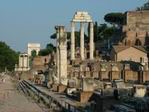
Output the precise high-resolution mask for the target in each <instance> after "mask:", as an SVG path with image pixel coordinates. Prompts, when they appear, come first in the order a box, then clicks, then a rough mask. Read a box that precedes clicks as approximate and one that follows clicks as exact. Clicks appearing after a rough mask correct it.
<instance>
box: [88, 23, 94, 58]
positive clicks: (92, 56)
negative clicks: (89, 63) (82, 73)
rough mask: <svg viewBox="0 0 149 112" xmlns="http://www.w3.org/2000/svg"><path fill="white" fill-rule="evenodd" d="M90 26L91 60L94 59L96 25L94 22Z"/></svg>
mask: <svg viewBox="0 0 149 112" xmlns="http://www.w3.org/2000/svg"><path fill="white" fill-rule="evenodd" d="M89 24H90V59H91V60H93V59H94V24H93V22H91V23H89Z"/></svg>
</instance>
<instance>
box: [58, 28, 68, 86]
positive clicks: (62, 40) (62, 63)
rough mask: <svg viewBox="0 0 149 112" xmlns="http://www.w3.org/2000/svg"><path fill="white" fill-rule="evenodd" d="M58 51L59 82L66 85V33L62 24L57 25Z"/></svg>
mask: <svg viewBox="0 0 149 112" xmlns="http://www.w3.org/2000/svg"><path fill="white" fill-rule="evenodd" d="M59 51H60V54H59V70H60V71H59V74H60V84H63V85H66V86H67V33H66V32H65V28H64V26H59Z"/></svg>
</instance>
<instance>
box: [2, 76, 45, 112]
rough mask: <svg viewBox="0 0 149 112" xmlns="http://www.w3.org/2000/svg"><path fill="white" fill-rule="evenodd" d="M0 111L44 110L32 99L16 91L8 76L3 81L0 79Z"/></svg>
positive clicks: (36, 111) (38, 111)
mask: <svg viewBox="0 0 149 112" xmlns="http://www.w3.org/2000/svg"><path fill="white" fill-rule="evenodd" d="M0 112H44V111H43V109H41V108H40V107H39V105H37V104H36V103H34V102H33V101H32V100H29V99H28V98H27V97H25V96H24V95H23V94H21V93H19V92H18V91H16V88H15V86H14V83H12V81H11V78H10V77H9V76H7V75H6V76H5V80H4V82H2V80H1V79H0Z"/></svg>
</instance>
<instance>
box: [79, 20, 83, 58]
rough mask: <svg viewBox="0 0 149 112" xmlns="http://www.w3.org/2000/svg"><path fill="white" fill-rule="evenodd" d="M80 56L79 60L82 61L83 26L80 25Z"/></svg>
mask: <svg viewBox="0 0 149 112" xmlns="http://www.w3.org/2000/svg"><path fill="white" fill-rule="evenodd" d="M80 54H81V60H84V26H83V23H82V22H81V23H80Z"/></svg>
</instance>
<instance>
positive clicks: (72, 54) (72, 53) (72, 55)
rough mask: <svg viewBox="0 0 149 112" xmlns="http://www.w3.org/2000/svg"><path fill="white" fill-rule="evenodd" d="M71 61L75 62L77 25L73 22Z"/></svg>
mask: <svg viewBox="0 0 149 112" xmlns="http://www.w3.org/2000/svg"><path fill="white" fill-rule="evenodd" d="M71 30H72V31H71V60H75V23H74V22H71Z"/></svg>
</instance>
